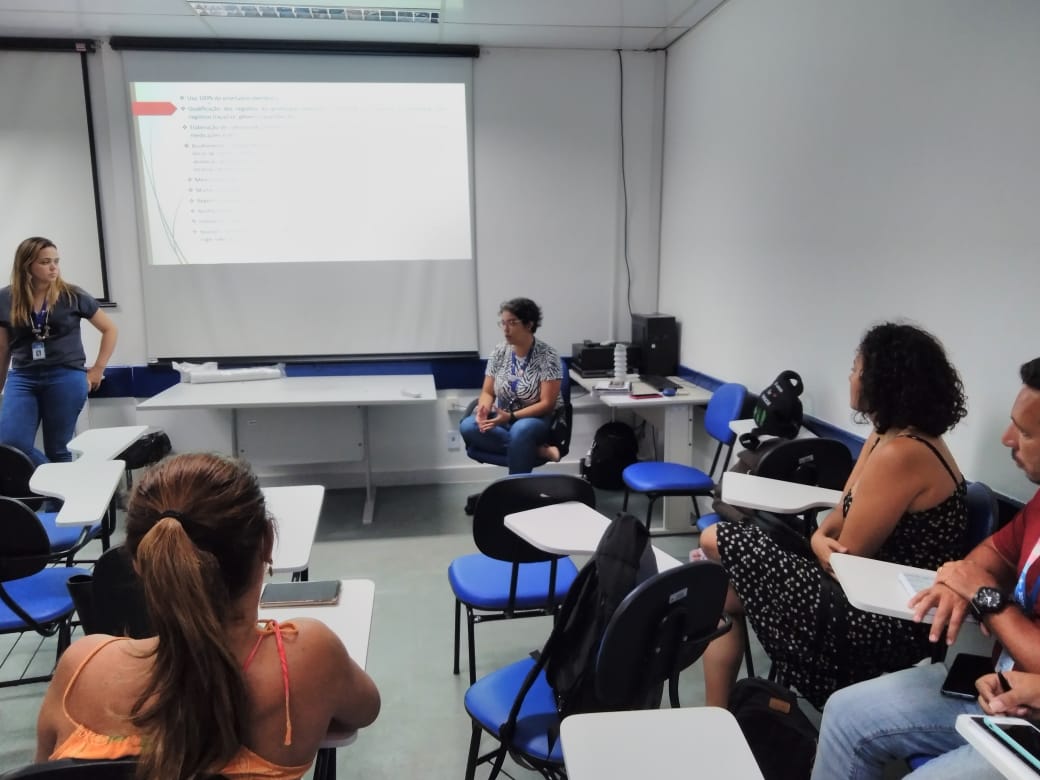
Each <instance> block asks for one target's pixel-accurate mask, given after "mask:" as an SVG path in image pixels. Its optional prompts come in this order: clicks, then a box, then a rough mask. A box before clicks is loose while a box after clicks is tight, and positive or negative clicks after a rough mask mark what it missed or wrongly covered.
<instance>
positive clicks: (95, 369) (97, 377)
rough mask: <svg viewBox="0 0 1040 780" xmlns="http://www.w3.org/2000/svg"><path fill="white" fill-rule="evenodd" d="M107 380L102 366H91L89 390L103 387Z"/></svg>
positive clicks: (88, 370)
mask: <svg viewBox="0 0 1040 780" xmlns="http://www.w3.org/2000/svg"><path fill="white" fill-rule="evenodd" d="M104 381H105V369H103V368H101V367H100V366H91V367H90V368H88V369H87V390H89V391H90V392H93V391H94V390H97V389H98V388H99V387H101V383H102V382H104Z"/></svg>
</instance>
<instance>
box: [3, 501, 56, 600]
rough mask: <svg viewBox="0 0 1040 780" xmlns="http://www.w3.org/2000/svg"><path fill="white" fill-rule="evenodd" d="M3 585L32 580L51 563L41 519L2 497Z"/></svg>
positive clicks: (48, 546)
mask: <svg viewBox="0 0 1040 780" xmlns="http://www.w3.org/2000/svg"><path fill="white" fill-rule="evenodd" d="M0 528H2V529H3V532H2V533H0V582H8V581H9V580H17V579H21V578H22V577H29V576H31V575H33V574H36V572H38V571H40V570H41V569H43V567H44V566H46V565H47V563H49V562H50V561H51V543H50V540H49V539H48V538H47V532H46V531H45V530H44V528H43V526H42V525H41V524H40V518H38V517H37V516H36V513H35V512H34V511H32V510H31V509H30V508H29V507H27V506H26V505H25V504H23V503H22V502H21V501H19V500H18V499H15V498H8V497H6V496H0Z"/></svg>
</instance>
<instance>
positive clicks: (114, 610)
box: [68, 545, 155, 639]
mask: <svg viewBox="0 0 1040 780" xmlns="http://www.w3.org/2000/svg"><path fill="white" fill-rule="evenodd" d="M68 588H69V594H70V595H71V596H72V601H73V602H74V603H75V605H76V612H77V613H78V614H79V619H80V623H81V625H82V627H83V632H84V633H86V634H111V635H112V636H129V637H133V638H134V639H142V638H144V637H149V636H155V631H154V630H153V629H152V625H151V621H150V620H149V617H148V607H147V606H146V605H145V600H144V590H143V589H142V587H141V581H140V579H139V578H138V576H137V573H136V572H135V571H134V567H133V564H132V563H131V561H130V555H129V554H128V553H127V550H126V548H125V547H123V546H122V545H120V546H118V547H113V548H111V549H110V550H106V551H105V552H104V553H103V554H102V555H101V557H100V558H98V560H97V563H95V564H94V571H93V573H92V574H91V575H90V576H81V577H73V578H72V579H71V580H70V581H69V584H68Z"/></svg>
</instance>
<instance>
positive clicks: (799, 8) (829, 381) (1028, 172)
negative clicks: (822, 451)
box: [660, 0, 1040, 498]
mask: <svg viewBox="0 0 1040 780" xmlns="http://www.w3.org/2000/svg"><path fill="white" fill-rule="evenodd" d="M1038 40H1040V3H1036V2H1034V1H1033V0H993V2H989V3H977V2H973V1H972V0H916V1H915V2H911V3H908V2H905V1H904V0H873V1H872V2H862V0H789V1H788V2H785V3H776V2H772V1H771V0H729V2H727V3H725V4H724V5H723V6H721V7H720V8H719V9H718V10H717V11H716V12H715V13H714V14H713V15H712V16H710V17H709V18H708V19H706V20H705V21H704V22H702V23H701V24H700V25H699V26H698V27H697V28H695V29H694V30H693V31H692V32H691V33H689V34H688V35H686V36H685V37H684V38H683V39H682V40H681V41H680V42H679V43H678V44H676V45H674V46H673V47H672V48H671V49H670V50H669V52H668V74H667V89H666V99H665V107H666V112H665V148H664V161H663V168H664V173H663V176H664V182H663V206H662V228H661V267H660V275H661V284H660V310H661V311H666V312H669V313H674V314H676V315H677V316H678V317H679V318H680V319H681V320H682V326H683V332H682V358H681V359H682V363H684V364H685V365H688V366H692V367H695V368H697V369H699V370H702V371H704V372H706V373H708V374H712V375H714V376H717V377H720V378H724V379H728V380H736V381H742V382H744V383H745V384H747V385H748V386H749V387H750V388H752V389H754V390H756V391H757V390H759V389H761V387H763V386H765V384H766V383H767V382H769V381H770V380H771V379H772V378H773V377H774V376H775V375H776V374H777V373H778V372H779V371H780V370H782V369H785V368H794V369H797V370H798V371H800V372H801V374H802V376H803V378H804V379H805V383H806V387H807V391H806V392H807V395H806V396H805V401H806V410H807V411H808V412H809V413H811V414H814V415H816V416H818V417H821V418H823V419H826V420H829V421H831V422H833V423H835V424H838V425H840V426H842V427H845V428H847V429H850V430H852V429H854V426H853V423H852V422H851V417H850V413H849V411H848V391H847V385H846V382H845V377H846V376H847V374H848V369H849V366H850V364H851V362H852V358H853V352H854V350H855V347H856V344H857V343H858V340H859V338H860V336H861V335H862V333H863V331H864V330H865V329H866V328H867V327H869V326H870V325H871V324H873V323H875V322H877V321H880V320H883V319H887V318H897V317H898V318H908V319H911V320H913V321H916V322H918V323H919V324H921V325H923V326H924V327H926V328H927V329H929V330H931V331H932V332H933V333H935V334H936V335H937V336H939V337H940V338H941V339H942V340H943V342H944V343H945V345H946V347H947V349H948V350H949V352H950V354H951V357H952V359H953V361H954V363H955V364H956V365H957V367H958V368H959V370H960V371H961V374H962V376H963V378H964V381H965V386H966V389H967V392H968V397H969V416H968V418H967V419H966V420H965V421H964V422H963V423H962V424H961V425H960V426H959V427H958V428H957V429H956V430H955V432H954V434H953V435H952V437H951V446H952V447H953V449H954V452H955V454H956V456H957V458H958V461H959V463H960V465H961V467H962V468H963V470H964V471H965V473H966V474H967V475H968V476H969V477H970V478H974V479H982V480H985V481H987V482H989V483H990V484H991V485H992V486H993V487H995V488H997V489H999V490H1001V491H1003V492H1006V493H1008V494H1010V495H1013V496H1017V497H1020V498H1025V497H1028V496H1030V495H1032V492H1033V490H1034V488H1033V487H1031V486H1030V485H1029V484H1028V483H1027V482H1026V480H1025V479H1024V477H1022V476H1021V474H1020V473H1019V472H1018V470H1017V469H1016V468H1015V467H1014V465H1013V464H1012V462H1011V460H1010V458H1009V457H1008V454H1007V452H1006V450H1003V448H1002V447H1001V446H1000V443H999V436H1000V432H1001V431H1002V430H1003V428H1004V426H1005V425H1006V423H1007V419H1008V412H1009V410H1010V405H1011V401H1012V399H1013V398H1014V395H1015V393H1016V392H1017V390H1018V387H1019V381H1018V373H1017V372H1018V366H1019V364H1021V363H1022V362H1024V361H1026V360H1028V359H1031V358H1033V357H1036V356H1037V355H1038V354H1040V343H1038V341H1037V339H1036V334H1037V332H1038V325H1040V308H1038V306H1037V303H1036V298H1037V291H1038V290H1040V263H1038V262H1037V247H1040V220H1038V219H1037V214H1038V213H1040V176H1037V171H1036V165H1035V162H1034V161H1035V159H1036V155H1037V139H1038V138H1040V101H1038V100H1037V95H1038V94H1040V93H1038V90H1037V86H1038V82H1037V73H1040V47H1038V46H1037V41H1038Z"/></svg>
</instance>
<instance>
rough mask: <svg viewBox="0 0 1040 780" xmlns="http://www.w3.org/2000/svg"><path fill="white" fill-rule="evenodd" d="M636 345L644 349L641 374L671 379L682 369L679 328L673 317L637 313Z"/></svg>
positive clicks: (635, 321)
mask: <svg viewBox="0 0 1040 780" xmlns="http://www.w3.org/2000/svg"><path fill="white" fill-rule="evenodd" d="M632 343H633V344H637V345H639V346H640V347H642V351H643V361H642V364H641V365H640V366H639V371H640V372H641V373H643V374H655V375H657V376H671V375H673V374H675V372H676V370H677V369H678V368H679V325H678V323H676V321H675V317H673V316H671V315H670V314H633V315H632Z"/></svg>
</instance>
